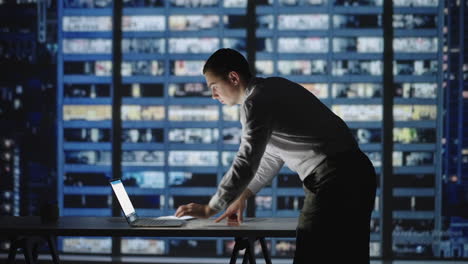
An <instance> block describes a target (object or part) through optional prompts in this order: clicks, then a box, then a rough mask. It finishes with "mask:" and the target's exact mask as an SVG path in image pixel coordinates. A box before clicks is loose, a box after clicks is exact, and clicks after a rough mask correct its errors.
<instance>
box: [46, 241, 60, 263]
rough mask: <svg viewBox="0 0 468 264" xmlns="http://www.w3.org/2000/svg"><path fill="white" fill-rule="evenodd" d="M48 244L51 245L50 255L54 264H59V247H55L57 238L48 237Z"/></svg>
mask: <svg viewBox="0 0 468 264" xmlns="http://www.w3.org/2000/svg"><path fill="white" fill-rule="evenodd" d="M47 243H48V244H49V250H50V254H51V255H52V261H53V262H54V264H59V263H60V259H59V255H58V251H57V246H56V245H55V237H54V236H47Z"/></svg>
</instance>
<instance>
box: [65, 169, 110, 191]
mask: <svg viewBox="0 0 468 264" xmlns="http://www.w3.org/2000/svg"><path fill="white" fill-rule="evenodd" d="M109 170H110V168H109ZM109 180H110V177H109V176H108V175H107V173H94V172H84V173H82V172H68V173H66V174H65V177H64V180H63V184H65V185H66V186H80V187H81V186H108V184H109Z"/></svg>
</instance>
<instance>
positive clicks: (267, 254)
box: [258, 237, 271, 264]
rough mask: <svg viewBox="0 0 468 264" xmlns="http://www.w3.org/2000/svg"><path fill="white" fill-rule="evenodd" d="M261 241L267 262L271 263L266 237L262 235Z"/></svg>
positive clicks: (267, 263)
mask: <svg viewBox="0 0 468 264" xmlns="http://www.w3.org/2000/svg"><path fill="white" fill-rule="evenodd" d="M258 240H259V241H260V245H261V246H262V252H263V257H264V258H265V263H266V264H271V257H270V253H269V252H268V247H267V245H266V242H265V238H264V237H261V238H259V239H258Z"/></svg>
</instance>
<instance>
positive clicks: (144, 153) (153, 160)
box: [122, 150, 164, 166]
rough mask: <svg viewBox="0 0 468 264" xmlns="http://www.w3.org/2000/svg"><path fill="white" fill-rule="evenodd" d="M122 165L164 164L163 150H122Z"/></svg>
mask: <svg viewBox="0 0 468 264" xmlns="http://www.w3.org/2000/svg"><path fill="white" fill-rule="evenodd" d="M122 165H124V166H164V152H163V151H152V150H130V151H123V152H122Z"/></svg>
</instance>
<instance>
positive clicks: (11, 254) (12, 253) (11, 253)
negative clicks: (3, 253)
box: [7, 238, 18, 264]
mask: <svg viewBox="0 0 468 264" xmlns="http://www.w3.org/2000/svg"><path fill="white" fill-rule="evenodd" d="M17 250H18V246H17V240H16V238H11V239H10V249H9V250H8V260H7V264H13V263H15V259H16V251H17Z"/></svg>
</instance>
